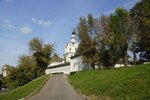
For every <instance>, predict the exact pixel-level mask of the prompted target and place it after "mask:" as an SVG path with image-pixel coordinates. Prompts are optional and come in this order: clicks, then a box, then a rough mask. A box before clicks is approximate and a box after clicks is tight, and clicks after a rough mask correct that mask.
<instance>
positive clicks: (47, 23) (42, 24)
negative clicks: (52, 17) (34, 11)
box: [32, 18, 51, 26]
mask: <svg viewBox="0 0 150 100" xmlns="http://www.w3.org/2000/svg"><path fill="white" fill-rule="evenodd" d="M32 21H33V22H35V23H37V24H39V25H41V26H49V25H51V22H50V21H43V20H39V19H36V18H32Z"/></svg>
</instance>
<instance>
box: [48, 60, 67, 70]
mask: <svg viewBox="0 0 150 100" xmlns="http://www.w3.org/2000/svg"><path fill="white" fill-rule="evenodd" d="M67 65H70V62H67V63H63V64H59V65H54V66H51V67H47V69H53V68H58V67H64V66H67Z"/></svg>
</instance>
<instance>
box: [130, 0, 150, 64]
mask: <svg viewBox="0 0 150 100" xmlns="http://www.w3.org/2000/svg"><path fill="white" fill-rule="evenodd" d="M149 9H150V0H141V1H140V2H138V3H137V4H136V5H135V6H134V7H133V8H132V9H131V17H132V20H133V21H134V22H135V25H136V27H137V30H138V31H137V32H136V35H137V38H136V42H137V43H136V49H137V52H138V53H139V56H140V61H142V62H144V61H150V45H149V44H150V11H149Z"/></svg>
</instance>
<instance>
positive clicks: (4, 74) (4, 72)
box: [3, 66, 7, 77]
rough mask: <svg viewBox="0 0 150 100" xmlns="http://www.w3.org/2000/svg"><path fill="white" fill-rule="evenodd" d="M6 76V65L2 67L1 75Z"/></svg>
mask: <svg viewBox="0 0 150 100" xmlns="http://www.w3.org/2000/svg"><path fill="white" fill-rule="evenodd" d="M5 76H7V67H6V66H4V67H3V77H5Z"/></svg>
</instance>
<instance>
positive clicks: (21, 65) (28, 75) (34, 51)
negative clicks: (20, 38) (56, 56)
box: [3, 38, 53, 89]
mask: <svg viewBox="0 0 150 100" xmlns="http://www.w3.org/2000/svg"><path fill="white" fill-rule="evenodd" d="M29 51H30V54H28V55H22V56H20V57H19V60H18V65H17V67H15V68H13V69H12V70H11V71H10V73H9V75H8V76H6V77H4V79H3V84H5V86H6V87H8V88H10V89H14V88H16V87H18V86H22V85H24V84H26V83H28V82H30V81H32V80H33V79H35V78H37V77H39V76H41V75H43V74H44V72H45V68H46V67H47V65H48V62H49V60H50V57H51V54H52V52H53V45H51V44H43V41H42V40H41V39H38V38H33V39H32V40H31V41H30V42H29Z"/></svg>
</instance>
